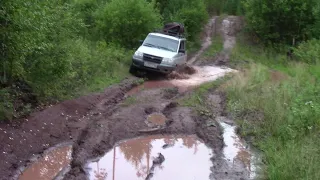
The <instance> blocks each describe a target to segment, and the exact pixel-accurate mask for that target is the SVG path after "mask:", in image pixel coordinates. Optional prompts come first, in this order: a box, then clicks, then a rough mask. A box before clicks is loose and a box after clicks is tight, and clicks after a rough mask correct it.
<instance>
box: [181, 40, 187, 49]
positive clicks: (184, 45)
mask: <svg viewBox="0 0 320 180" xmlns="http://www.w3.org/2000/svg"><path fill="white" fill-rule="evenodd" d="M179 50H186V43H185V41H184V40H182V41H181V42H180V47H179Z"/></svg>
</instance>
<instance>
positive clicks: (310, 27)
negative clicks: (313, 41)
mask: <svg viewBox="0 0 320 180" xmlns="http://www.w3.org/2000/svg"><path fill="white" fill-rule="evenodd" d="M244 7H245V12H246V16H247V23H248V25H249V26H248V27H249V28H250V30H251V31H253V32H255V33H256V34H257V35H258V36H259V37H260V38H261V39H262V40H263V41H265V42H268V41H269V42H271V43H286V44H292V43H293V42H301V41H303V40H307V39H309V38H311V37H312V36H315V35H316V34H318V32H316V31H318V30H316V29H315V25H316V24H317V23H319V2H318V1H317V0H306V1H305V0H285V1H280V0H246V1H245V3H244Z"/></svg>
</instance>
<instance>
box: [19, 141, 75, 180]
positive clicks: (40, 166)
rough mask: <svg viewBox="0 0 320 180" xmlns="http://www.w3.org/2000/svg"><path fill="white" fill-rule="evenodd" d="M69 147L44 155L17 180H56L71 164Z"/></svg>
mask: <svg viewBox="0 0 320 180" xmlns="http://www.w3.org/2000/svg"><path fill="white" fill-rule="evenodd" d="M71 152H72V147H71V146H63V147H58V148H55V149H54V150H52V151H50V152H48V153H46V154H45V155H44V156H43V157H42V158H41V159H39V160H38V161H36V162H35V163H33V164H31V165H30V166H29V167H28V168H26V169H25V170H24V171H23V172H22V174H21V175H20V177H19V178H18V179H19V180H31V179H41V180H52V179H56V178H57V177H58V176H59V175H60V173H61V172H63V171H64V170H65V169H66V168H67V167H68V166H69V164H70V162H71Z"/></svg>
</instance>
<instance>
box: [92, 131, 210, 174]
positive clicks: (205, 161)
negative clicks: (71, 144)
mask: <svg viewBox="0 0 320 180" xmlns="http://www.w3.org/2000/svg"><path fill="white" fill-rule="evenodd" d="M158 153H161V154H162V155H163V156H164V158H165V160H164V162H163V163H162V164H161V165H159V166H157V167H155V168H154V169H153V168H152V167H153V166H154V165H153V164H154V163H153V162H154V160H155V158H156V157H158V156H159V154H158ZM211 157H212V150H211V149H209V148H208V147H207V146H206V145H205V144H204V143H203V142H202V141H201V140H200V139H198V138H197V137H196V136H176V135H175V136H174V135H172V136H168V135H166V136H164V135H153V136H147V137H140V138H137V139H131V140H128V141H125V142H121V143H119V144H118V145H116V146H115V147H114V148H113V149H112V150H111V151H110V152H108V153H107V154H106V155H105V156H103V157H102V158H101V159H99V160H97V161H93V162H90V163H89V164H88V165H87V168H88V175H89V178H90V180H98V179H99V180H109V179H110V180H111V179H112V180H128V179H130V180H144V179H146V178H147V176H148V174H150V173H151V172H150V171H152V172H154V174H153V176H152V178H151V179H152V180H163V179H183V180H194V179H201V180H206V179H209V175H210V167H211V166H212V162H211V161H210V158H211Z"/></svg>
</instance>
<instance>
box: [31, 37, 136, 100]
mask: <svg viewBox="0 0 320 180" xmlns="http://www.w3.org/2000/svg"><path fill="white" fill-rule="evenodd" d="M64 46H65V47H67V48H68V49H69V51H68V52H67V53H66V54H65V56H64V59H65V61H66V62H67V64H68V66H66V71H65V73H64V74H63V75H62V76H60V78H59V79H52V80H51V81H50V82H43V81H40V82H37V81H35V78H33V81H30V84H31V85H32V87H33V89H34V90H35V92H36V94H39V95H40V97H42V98H49V99H43V100H60V99H69V98H72V97H75V96H78V95H81V94H84V93H86V92H88V91H99V90H101V89H103V88H104V87H106V86H108V85H110V84H112V83H115V82H118V81H119V80H122V78H124V76H125V75H127V71H128V68H129V64H130V60H131V59H130V58H131V54H132V52H131V51H127V50H125V49H123V48H121V47H118V46H115V45H107V44H106V43H105V42H97V43H91V42H89V41H87V40H81V39H79V40H75V41H68V42H65V44H64ZM34 73H35V74H37V73H38V72H37V71H36V72H34Z"/></svg>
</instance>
